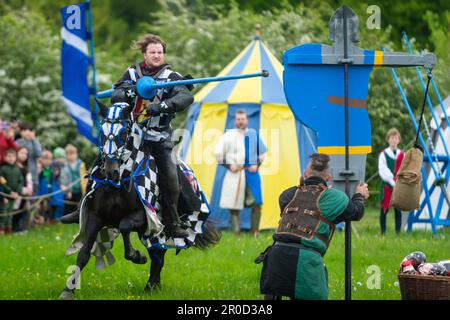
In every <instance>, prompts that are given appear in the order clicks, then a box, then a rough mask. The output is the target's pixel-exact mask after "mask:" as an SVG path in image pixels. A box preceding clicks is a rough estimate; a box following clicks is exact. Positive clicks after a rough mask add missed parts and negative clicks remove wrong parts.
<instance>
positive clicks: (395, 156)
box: [378, 128, 405, 234]
mask: <svg viewBox="0 0 450 320" xmlns="http://www.w3.org/2000/svg"><path fill="white" fill-rule="evenodd" d="M386 142H387V143H388V144H389V146H388V147H387V148H386V149H384V150H383V151H382V152H381V153H380V156H379V158H378V173H379V175H380V178H381V192H380V202H381V210H380V227H381V234H385V233H386V215H387V213H388V211H389V207H390V203H391V196H392V190H393V188H394V186H395V182H396V180H397V172H398V170H399V169H400V165H401V164H402V161H403V158H404V157H405V154H404V153H403V151H402V150H401V149H398V145H399V143H400V132H399V131H398V130H397V129H395V128H392V129H390V130H389V131H388V132H387V134H386ZM394 212H395V231H396V232H397V233H399V232H400V229H401V223H402V212H401V211H400V210H397V209H394Z"/></svg>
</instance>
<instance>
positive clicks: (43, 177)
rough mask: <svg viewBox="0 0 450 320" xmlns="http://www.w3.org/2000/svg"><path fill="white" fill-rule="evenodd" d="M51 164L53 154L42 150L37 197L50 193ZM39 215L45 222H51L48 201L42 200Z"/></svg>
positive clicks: (51, 216) (51, 217)
mask: <svg viewBox="0 0 450 320" xmlns="http://www.w3.org/2000/svg"><path fill="white" fill-rule="evenodd" d="M52 162H53V154H52V153H51V151H50V150H44V151H43V152H42V157H41V159H40V163H41V168H40V171H41V172H40V174H39V183H38V184H39V188H38V196H42V195H46V194H49V193H51V192H52ZM40 215H41V216H43V217H44V218H45V221H46V222H50V221H53V215H52V210H51V207H50V199H44V200H43V201H42V202H41V205H40Z"/></svg>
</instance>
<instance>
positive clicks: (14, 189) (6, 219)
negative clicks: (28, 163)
mask: <svg viewBox="0 0 450 320" xmlns="http://www.w3.org/2000/svg"><path fill="white" fill-rule="evenodd" d="M16 159H17V156H16V151H15V150H14V149H8V150H6V153H5V159H4V160H5V163H4V164H3V165H2V166H1V167H0V176H2V177H4V178H5V179H6V185H5V191H6V192H5V193H9V194H10V195H11V197H13V198H14V199H18V198H19V194H20V193H21V192H22V186H23V177H22V173H21V172H20V169H19V168H18V167H17V165H16ZM14 199H9V200H8V202H7V203H3V204H2V205H1V209H0V212H1V213H2V214H5V213H10V212H11V211H12V210H13V207H14ZM0 233H5V234H10V233H12V215H10V214H7V215H2V216H1V217H0Z"/></svg>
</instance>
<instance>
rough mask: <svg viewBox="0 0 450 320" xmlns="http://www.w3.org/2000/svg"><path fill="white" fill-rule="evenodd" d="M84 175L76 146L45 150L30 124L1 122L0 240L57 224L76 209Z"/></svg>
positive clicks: (81, 193)
mask: <svg viewBox="0 0 450 320" xmlns="http://www.w3.org/2000/svg"><path fill="white" fill-rule="evenodd" d="M85 174H86V166H85V164H84V162H83V161H81V160H80V159H79V158H78V150H77V148H76V147H75V146H74V145H72V144H67V145H66V146H65V147H64V148H62V147H57V148H55V149H54V150H50V149H46V148H45V147H44V146H42V145H41V143H40V142H39V139H38V138H37V137H36V134H35V131H34V130H33V125H32V124H31V123H29V122H20V123H19V122H17V121H12V122H7V121H4V120H2V119H0V236H1V235H4V234H11V233H17V234H23V233H26V232H27V230H28V228H29V227H33V226H40V225H43V224H55V223H58V221H59V219H60V218H61V217H62V216H63V215H65V214H68V213H70V212H72V211H73V210H75V209H76V206H77V203H78V201H79V200H80V199H81V197H82V195H83V193H84V191H85V188H86V182H87V180H86V179H85Z"/></svg>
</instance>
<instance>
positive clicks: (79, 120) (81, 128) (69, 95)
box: [60, 2, 96, 143]
mask: <svg viewBox="0 0 450 320" xmlns="http://www.w3.org/2000/svg"><path fill="white" fill-rule="evenodd" d="M87 10H89V3H87V2H86V3H80V4H76V5H71V6H67V7H64V8H61V10H60V12H61V18H62V27H61V38H62V48H61V82H62V84H61V87H62V100H63V102H64V105H65V106H66V108H67V111H68V112H69V114H70V115H71V116H72V118H73V119H74V120H75V122H76V124H77V129H78V133H79V134H80V135H82V136H84V137H86V138H87V139H88V140H90V141H91V142H93V143H96V138H95V137H94V135H93V133H92V129H93V125H94V119H93V115H92V112H91V108H90V93H91V90H90V88H89V85H88V68H89V64H90V61H91V58H90V57H89V53H88V43H87V41H88V40H89V39H90V38H91V33H90V32H88V31H87V30H86V11H87Z"/></svg>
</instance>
